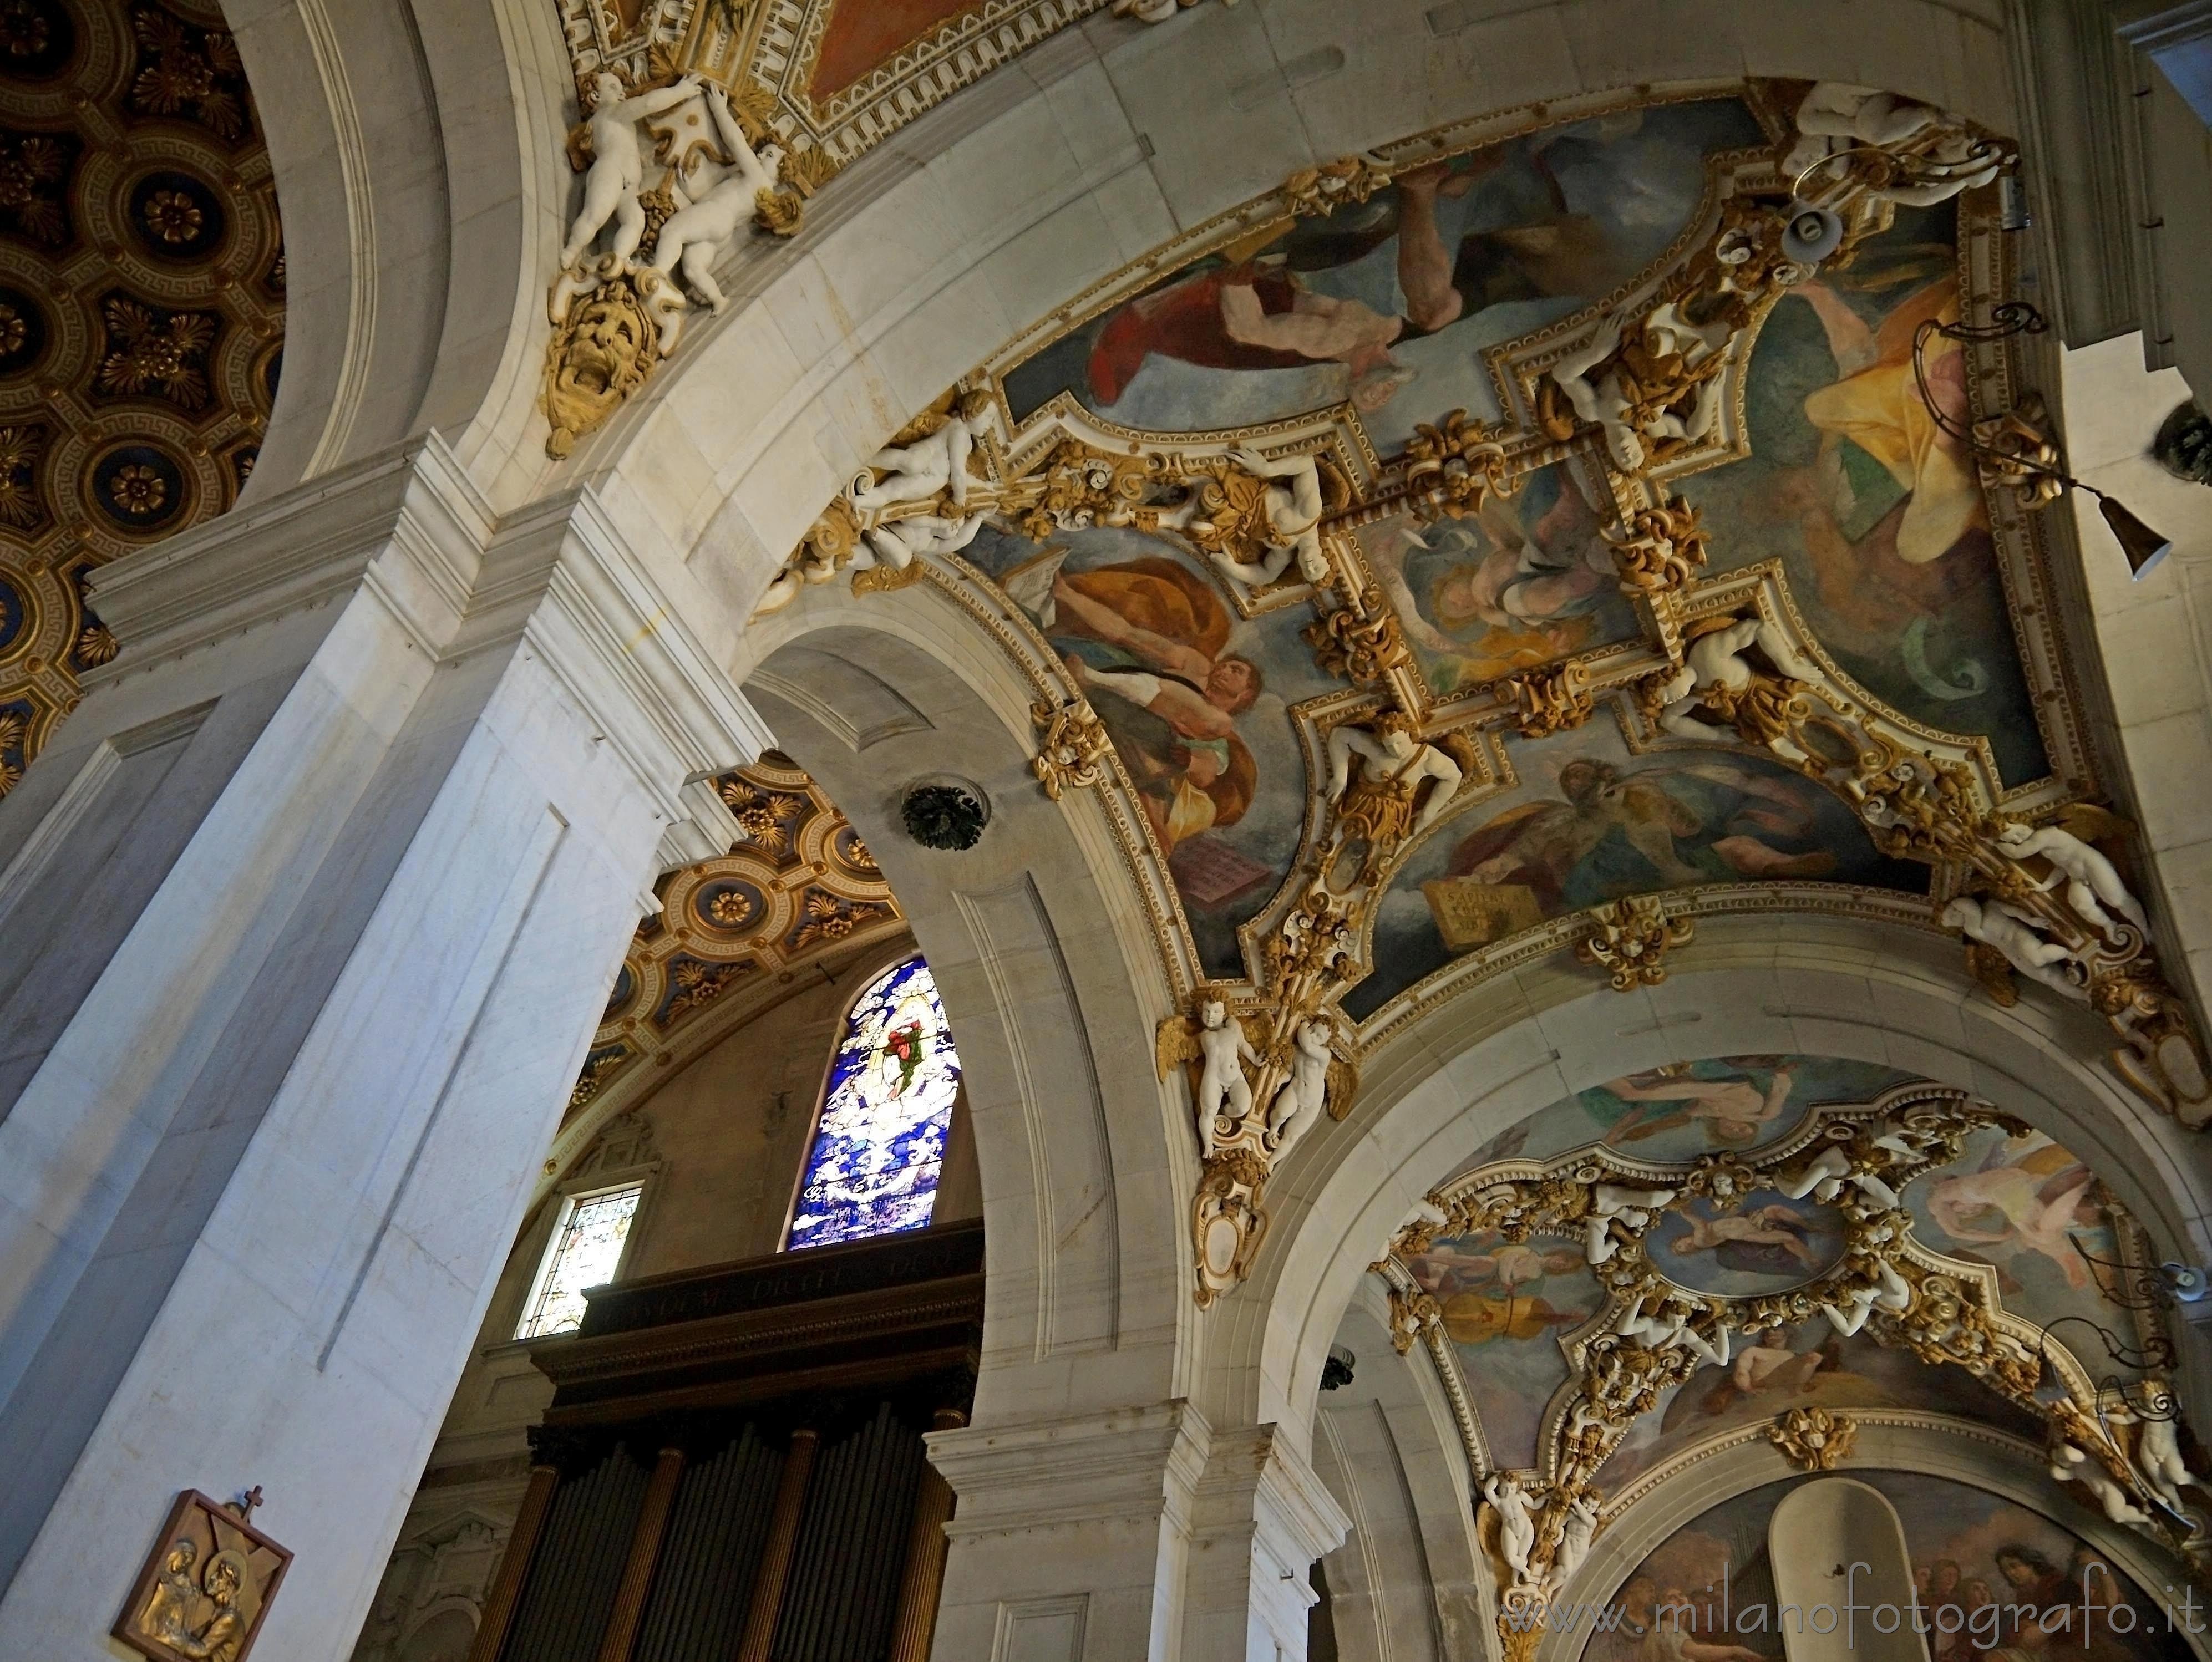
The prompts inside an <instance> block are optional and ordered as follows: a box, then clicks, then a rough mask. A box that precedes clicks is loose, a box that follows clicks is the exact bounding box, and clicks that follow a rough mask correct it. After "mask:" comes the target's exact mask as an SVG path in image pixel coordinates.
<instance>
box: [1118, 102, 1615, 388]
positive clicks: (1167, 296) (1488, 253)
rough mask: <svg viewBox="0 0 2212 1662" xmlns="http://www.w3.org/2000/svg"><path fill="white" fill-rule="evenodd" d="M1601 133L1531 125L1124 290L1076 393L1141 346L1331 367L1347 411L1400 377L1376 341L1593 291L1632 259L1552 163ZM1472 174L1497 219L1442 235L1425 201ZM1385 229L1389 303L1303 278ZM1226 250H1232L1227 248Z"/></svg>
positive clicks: (1193, 359)
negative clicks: (1259, 240)
mask: <svg viewBox="0 0 2212 1662" xmlns="http://www.w3.org/2000/svg"><path fill="white" fill-rule="evenodd" d="M1599 143H1601V138H1593V137H1591V136H1586V135H1581V134H1577V133H1573V132H1557V133H1547V134H1538V135H1535V136H1534V137H1532V138H1530V139H1528V140H1525V141H1521V142H1518V143H1512V144H1504V145H1498V146H1494V147H1492V149H1487V150H1484V151H1481V152H1479V153H1477V154H1476V155H1472V156H1467V157H1462V158H1460V159H1458V160H1456V161H1440V162H1436V163H1432V164H1431V165H1430V166H1428V167H1419V168H1416V169H1414V170H1413V171H1412V172H1411V173H1403V174H1401V175H1400V176H1399V177H1398V179H1396V180H1395V182H1394V184H1393V185H1392V187H1391V188H1390V189H1389V191H1385V192H1384V193H1383V195H1382V196H1380V197H1377V198H1376V201H1374V202H1372V203H1366V204H1362V205H1361V206H1360V207H1358V208H1357V209H1348V210H1344V211H1340V212H1339V213H1337V214H1333V215H1329V216H1328V218H1326V219H1321V220H1310V221H1301V223H1300V224H1299V225H1298V226H1297V228H1296V229H1294V230H1293V231H1291V233H1289V234H1287V235H1286V236H1284V237H1281V238H1279V239H1276V240H1273V242H1272V244H1270V245H1268V246H1264V247H1263V248H1262V249H1260V250H1251V249H1250V246H1249V244H1248V245H1246V251H1249V252H1242V254H1241V257H1239V258H1231V259H1229V260H1228V261H1227V262H1226V263H1225V264H1219V265H1215V266H1213V267H1212V268H1210V269H1208V270H1202V271H1199V272H1196V273H1194V274H1193V275H1191V276H1185V277H1182V278H1181V279H1179V280H1177V281H1176V282H1171V283H1170V284H1168V285H1167V286H1166V287H1164V288H1158V289H1155V290H1153V291H1152V293H1150V294H1143V295H1139V297H1138V298H1136V299H1135V300H1131V301H1129V302H1128V303H1127V304H1126V305H1125V306H1121V308H1120V309H1119V310H1118V311H1116V312H1115V313H1114V314H1113V316H1112V317H1110V318H1109V319H1108V320H1107V322H1106V325H1105V327H1104V328H1103V330H1101V331H1100V332H1099V335H1098V337H1097V342H1096V343H1095V344H1094V345H1093V346H1092V348H1091V357H1090V362H1089V365H1088V369H1087V379H1088V381H1089V391H1090V395H1091V401H1092V402H1093V403H1094V404H1095V405H1096V406H1097V407H1101V408H1104V407H1110V406H1111V405H1114V404H1115V403H1119V402H1120V401H1121V397H1122V395H1123V394H1124V393H1126V392H1127V391H1128V388H1129V384H1130V383H1131V382H1132V381H1133V380H1134V379H1136V376H1137V373H1138V372H1139V370H1140V369H1142V368H1143V367H1144V365H1145V362H1146V360H1147V359H1148V358H1152V357H1155V356H1157V357H1163V358H1173V359H1177V360H1180V361H1182V362H1184V363H1188V364H1193V365H1196V366H1198V367H1200V368H1206V369H1229V370H1246V369H1294V368H1299V367H1304V366H1306V365H1310V364H1314V363H1340V364H1342V365H1344V366H1345V367H1346V371H1347V372H1348V373H1349V375H1350V378H1351V385H1352V403H1354V405H1355V406H1357V407H1358V409H1362V410H1364V411H1369V412H1372V411H1374V410H1376V409H1381V408H1382V407H1383V405H1384V404H1386V403H1389V401H1390V399H1391V398H1392V397H1395V395H1396V394H1397V392H1398V391H1399V390H1400V389H1401V388H1402V387H1404V386H1405V385H1407V383H1408V382H1410V381H1411V380H1412V379H1413V370H1412V369H1411V368H1410V367H1407V366H1405V365H1404V364H1402V363H1401V362H1400V361H1398V360H1397V359H1396V358H1395V357H1394V356H1393V355H1392V354H1391V350H1390V349H1391V348H1392V346H1394V345H1395V344H1397V343H1401V342H1403V341H1410V340H1413V339H1416V338H1418V337H1421V336H1424V335H1430V334H1434V333H1435V332H1437V331H1438V330H1442V329H1445V328H1448V327H1449V326H1450V325H1453V324H1455V323H1457V322H1460V321H1462V320H1463V319H1466V318H1472V317H1474V316H1475V315H1476V314H1477V313H1478V312H1481V311H1483V310H1485V309H1486V308H1487V307H1490V306H1498V305H1501V304H1504V303H1505V302H1508V301H1512V300H1541V299H1547V298H1554V297H1580V296H1585V295H1591V294H1603V293H1605V292H1607V290H1609V289H1611V288H1614V287H1616V286H1617V285H1618V284H1619V283H1620V282H1624V281H1626V278H1627V277H1628V276H1630V275H1631V272H1632V267H1633V265H1634V264H1635V261H1634V259H1633V258H1632V256H1631V255H1630V254H1629V253H1628V252H1626V249H1625V248H1624V246H1622V245H1623V239H1622V237H1621V235H1620V232H1619V230H1618V228H1617V227H1614V226H1613V225H1611V224H1609V223H1608V222H1607V221H1605V220H1602V219H1601V218H1599V217H1597V216H1595V215H1590V214H1586V213H1577V212H1574V211H1572V210H1571V209H1570V208H1569V206H1568V202H1567V196H1566V192H1565V189H1564V187H1563V186H1562V185H1561V183H1560V179H1559V173H1560V172H1561V171H1562V170H1563V168H1564V167H1565V166H1569V165H1571V164H1573V163H1574V162H1577V161H1583V160H1586V159H1588V158H1589V157H1592V156H1594V155H1595V154H1596V151H1597V148H1598V145H1599ZM1486 183H1488V184H1490V185H1492V186H1493V187H1496V188H1497V189H1498V190H1499V191H1502V192H1503V194H1502V195H1501V196H1500V197H1499V199H1500V200H1502V201H1510V203H1511V204H1512V205H1510V207H1508V208H1506V209H1504V214H1503V217H1504V222H1503V223H1500V224H1497V225H1493V226H1490V227H1486V228H1484V229H1480V230H1470V231H1467V232H1464V233H1462V234H1461V236H1460V237H1459V240H1458V242H1457V244H1456V246H1448V245H1447V243H1446V241H1445V238H1444V234H1443V231H1442V230H1441V229H1440V228H1439V223H1438V213H1437V206H1438V203H1439V200H1440V199H1444V198H1450V199H1456V198H1459V197H1465V196H1466V195H1468V192H1469V191H1473V190H1474V189H1475V188H1476V187H1477V186H1478V185H1485V184H1486ZM1394 238H1395V240H1396V242H1397V251H1396V276H1397V288H1398V290H1399V292H1400V294H1401V295H1402V297H1403V298H1402V305H1403V307H1404V310H1403V312H1402V315H1393V314H1391V313H1389V312H1378V311H1376V309H1375V308H1374V307H1373V306H1369V305H1368V304H1366V303H1365V302H1364V301H1362V300H1355V299H1352V298H1349V297H1344V296H1340V295H1336V294H1329V293H1327V292H1325V291H1324V290H1322V289H1321V288H1316V287H1315V286H1314V285H1313V284H1312V282H1310V281H1309V276H1310V274H1316V273H1320V272H1324V271H1330V270H1340V269H1341V268H1344V267H1346V266H1349V265H1352V264H1354V263H1355V262H1357V261H1359V260H1361V259H1363V258H1365V257H1366V256H1367V255H1368V254H1370V253H1371V252H1374V251H1375V250H1376V249H1378V248H1381V247H1383V246H1384V245H1385V244H1387V243H1389V242H1390V241H1391V240H1393V239H1394ZM1231 252H1232V254H1237V253H1239V252H1240V251H1237V250H1232V251H1231Z"/></svg>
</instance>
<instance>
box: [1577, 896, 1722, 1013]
mask: <svg viewBox="0 0 2212 1662" xmlns="http://www.w3.org/2000/svg"><path fill="white" fill-rule="evenodd" d="M1584 915H1585V916H1587V917H1588V918H1589V920H1590V925H1591V932H1590V933H1589V934H1588V935H1586V936H1584V937H1583V938H1582V939H1581V940H1579V941H1577V942H1576V943H1575V956H1576V957H1577V959H1579V960H1580V961H1582V962H1583V963H1586V964H1595V965H1596V966H1597V967H1599V968H1601V969H1602V970H1605V971H1606V972H1607V974H1609V976H1610V977H1611V980H1612V985H1613V991H1614V992H1634V991H1635V990H1636V989H1637V988H1638V987H1639V986H1658V985H1659V983H1660V982H1662V981H1663V980H1666V979H1667V954H1668V952H1669V951H1671V950H1672V949H1674V948H1675V947H1678V946H1687V945H1688V944H1689V943H1690V942H1691V941H1692V939H1694V938H1695V937H1696V935H1697V932H1698V925H1697V921H1696V919H1692V918H1677V917H1670V916H1668V912H1667V906H1666V902H1665V901H1664V900H1663V899H1662V897H1661V896H1659V895H1629V896H1628V897H1626V899H1623V900H1618V901H1608V902H1607V903H1606V904H1605V905H1603V906H1594V907H1591V908H1590V909H1589V912H1588V913H1585V914H1584Z"/></svg>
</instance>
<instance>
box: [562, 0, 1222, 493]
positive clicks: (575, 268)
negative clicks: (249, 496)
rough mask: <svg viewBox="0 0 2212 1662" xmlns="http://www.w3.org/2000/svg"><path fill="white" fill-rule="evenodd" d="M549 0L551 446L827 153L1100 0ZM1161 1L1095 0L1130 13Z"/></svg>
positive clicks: (816, 177)
mask: <svg viewBox="0 0 2212 1662" xmlns="http://www.w3.org/2000/svg"><path fill="white" fill-rule="evenodd" d="M558 3H559V8H560V17H561V25H562V33H563V36H564V38H565V39H566V41H567V45H568V58H569V65H570V68H571V70H573V72H574V76H575V83H576V96H577V107H578V112H579V117H580V118H579V120H578V122H577V124H576V125H575V127H574V129H572V130H571V131H570V133H569V135H568V143H567V151H568V161H569V162H570V164H571V166H572V167H574V169H575V171H576V172H577V173H580V174H582V175H583V177H584V194H583V199H582V202H581V203H580V209H579V212H578V214H577V216H576V218H575V219H574V221H572V223H571V228H570V234H569V236H568V240H567V242H566V244H565V246H563V248H562V253H561V270H560V273H559V275H558V276H556V278H555V280H554V282H553V285H552V288H551V289H550V292H549V294H548V299H547V310H548V314H549V317H550V321H551V323H552V325H553V328H554V334H553V338H552V340H551V342H550V343H549V345H548V348H547V352H546V365H545V371H544V385H543V390H542V394H541V397H542V402H543V403H544V409H545V413H546V416H547V418H548V421H549V423H550V428H551V432H550V436H549V438H548V440H547V444H546V448H547V452H548V453H549V454H550V455H551V456H553V457H555V458H560V457H564V456H566V455H568V453H569V452H570V451H571V450H572V449H573V448H574V446H575V444H576V441H577V440H579V439H580V437H582V436H583V435H585V434H588V433H590V432H591V431H592V429H593V428H596V427H598V426H599V424H600V423H602V422H605V420H606V419H607V418H608V417H609V416H611V415H612V414H613V413H614V412H615V411H616V410H617V409H619V408H620V407H621V406H622V404H623V402H624V401H625V400H626V399H628V398H629V397H630V395H631V394H633V393H634V392H635V391H637V390H638V388H640V387H641V386H643V385H645V383H646V382H647V380H648V379H651V377H652V375H653V371H654V369H655V368H656V367H658V365H659V361H661V360H662V359H664V358H665V357H666V356H668V355H670V354H671V353H672V352H673V351H675V350H676V347H677V342H678V339H679V338H680V337H681V334H682V329H683V325H684V320H685V318H686V316H687V315H688V314H689V313H690V312H691V311H692V310H694V309H696V308H698V307H705V308H708V309H709V310H711V311H713V312H720V311H721V310H722V309H723V305H724V300H723V296H722V291H721V288H720V284H719V282H718V281H717V279H716V277H715V276H714V266H715V264H717V263H718V262H720V260H721V259H722V258H723V257H724V255H725V254H726V253H727V252H729V251H730V250H731V249H732V247H733V246H735V245H737V244H738V243H740V242H742V241H743V240H745V239H746V238H747V237H749V236H751V235H753V234H769V235H771V236H775V237H788V236H791V235H793V234H796V233H797V231H798V230H799V226H800V224H801V222H802V220H803V217H804V213H805V203H806V200H807V198H808V197H811V195H812V194H813V193H814V191H816V190H817V189H818V188H819V187H820V186H821V185H823V183H825V182H826V181H827V180H828V179H829V178H830V177H831V176H832V175H833V174H835V173H836V172H837V171H838V170H839V169H841V168H842V167H846V166H847V165H848V164H849V163H851V162H852V161H854V159H855V158H857V157H858V156H860V155H862V154H863V153H864V152H866V151H867V150H869V149H872V148H874V147H875V146H876V145H878V144H879V143H882V142H883V141H884V139H885V138H887V137H888V136H890V134H892V133H894V132H896V130H898V129H900V128H901V127H903V126H904V125H905V124H907V123H908V122H909V121H911V120H913V119H914V118H915V117H916V116H918V115H920V114H921V113H922V112H924V111H925V110H927V109H930V108H932V107H933V106H935V105H937V104H938V103H939V102H941V101H942V100H944V99H945V98H946V97H948V96H950V95H951V94H953V93H955V92H957V91H958V90H959V89H960V88H963V87H965V86H967V85H969V83H971V82H974V81H975V80H976V79H977V78H978V77H980V76H983V75H984V74H986V73H987V72H988V71H990V70H993V69H994V68H996V67H998V66H999V65H1000V64H1003V63H1005V62H1006V61H1007V60H1008V59H1009V58H1012V57H1014V56H1015V55H1016V54H1018V53H1019V52H1023V51H1024V50H1026V49H1027V48H1029V47H1030V46H1032V45H1036V43H1037V42H1038V41H1040V40H1042V39H1045V38H1046V37H1047V36H1048V35H1049V34H1052V33H1054V32H1055V31H1057V30H1059V29H1061V28H1064V27H1067V26H1068V25H1070V24H1072V23H1074V22H1076V21H1078V20H1079V19H1080V18H1082V17H1084V16H1085V15H1088V14H1090V13H1091V12H1094V11H1098V10H1102V9H1108V7H1109V0H558ZM1188 3H1190V0H1182V4H1186V5H1187V4H1188ZM1178 9H1179V6H1178V0H1111V10H1112V12H1113V13H1114V15H1117V16H1127V17H1128V18H1130V19H1131V20H1133V21H1134V22H1136V23H1157V22H1162V21H1166V20H1167V19H1168V18H1169V17H1170V16H1172V15H1175V14H1176V11H1177V10H1178ZM901 517H904V518H909V519H910V517H909V516H901ZM905 530H906V533H907V534H909V535H912V534H918V533H921V532H922V531H923V528H922V527H920V526H917V525H913V524H911V523H909V524H908V525H907V526H906V528H905ZM896 534H897V533H894V535H896Z"/></svg>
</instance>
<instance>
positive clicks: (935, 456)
mask: <svg viewBox="0 0 2212 1662" xmlns="http://www.w3.org/2000/svg"><path fill="white" fill-rule="evenodd" d="M990 424H991V399H990V395H989V394H988V393H987V392H970V393H969V394H968V395H967V396H966V397H963V398H962V399H961V401H960V403H959V405H958V407H957V409H954V410H953V412H952V413H951V415H950V416H946V417H945V422H944V425H942V426H941V427H939V428H938V429H937V430H936V431H935V432H934V433H931V434H926V435H924V436H923V437H921V438H919V439H916V440H915V441H914V442H913V443H912V444H910V445H899V446H892V447H887V448H885V449H883V450H879V451H878V452H876V453H875V454H874V455H873V456H872V457H870V458H868V467H867V470H865V471H863V472H861V473H860V474H858V475H856V476H854V480H853V482H852V485H851V486H850V487H849V488H848V490H847V491H846V495H847V497H848V499H849V500H851V502H852V504H853V506H854V507H855V508H857V509H859V510H860V512H861V513H874V512H875V511H876V510H878V508H889V507H898V506H902V505H903V504H905V503H908V502H927V501H929V500H932V499H933V498H934V497H935V496H936V494H938V492H939V491H949V492H950V493H951V497H952V506H954V507H956V508H965V507H966V506H968V486H969V473H968V458H969V455H970V454H971V453H972V452H974V450H975V440H977V438H979V437H980V436H981V434H983V433H984V432H985V431H986V430H987V428H989V427H990ZM878 471H880V472H882V473H883V474H884V478H882V479H880V480H878V479H877V478H876V477H875V474H876V473H877V472H878Z"/></svg>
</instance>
